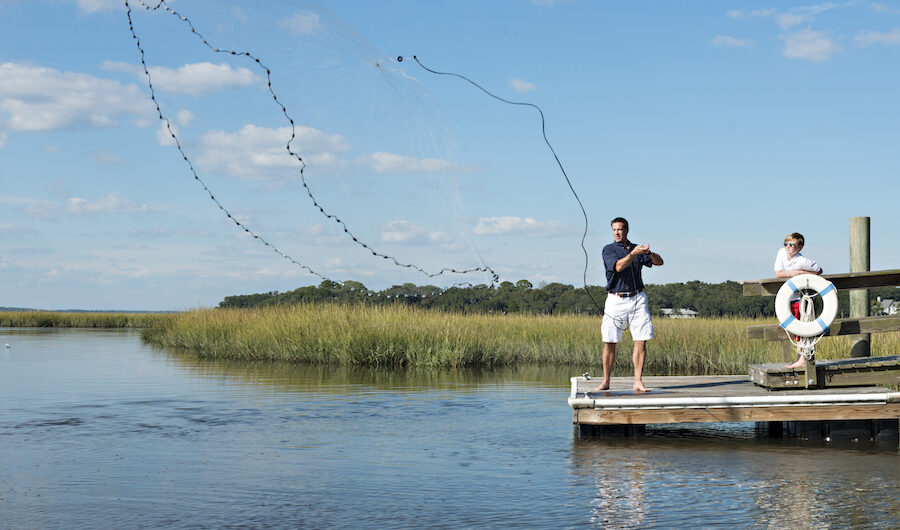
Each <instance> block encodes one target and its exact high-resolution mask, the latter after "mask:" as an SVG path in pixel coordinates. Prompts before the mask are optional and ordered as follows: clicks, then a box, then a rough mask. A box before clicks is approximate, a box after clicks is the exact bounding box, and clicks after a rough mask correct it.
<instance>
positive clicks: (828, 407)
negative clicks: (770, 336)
mask: <svg viewBox="0 0 900 530" xmlns="http://www.w3.org/2000/svg"><path fill="white" fill-rule="evenodd" d="M598 382H599V381H598V380H596V379H591V380H586V379H585V378H583V377H576V378H573V379H572V394H571V395H570V399H569V404H570V406H571V407H572V408H573V421H574V423H577V424H590V425H645V424H651V423H706V422H732V421H755V422H767V421H779V422H780V421H827V420H857V419H862V420H871V419H896V418H900V393H897V392H892V391H890V390H889V389H887V388H881V387H876V386H866V387H857V388H854V389H853V390H852V391H850V392H848V391H847V390H846V389H832V388H824V389H817V390H804V389H802V388H801V389H799V390H795V391H791V392H772V391H771V390H768V389H765V388H762V387H760V386H757V385H755V384H753V383H751V382H750V381H749V380H747V377H746V376H740V375H730V376H687V377H675V376H669V377H645V378H644V383H645V384H647V385H648V386H649V387H650V388H652V389H653V391H652V392H649V393H645V394H635V393H634V392H633V391H632V390H631V385H632V383H633V380H632V379H631V378H630V377H614V378H613V379H612V388H611V389H610V390H609V391H606V392H602V393H600V394H590V396H593V397H588V396H587V395H586V394H585V393H586V392H588V391H590V390H592V389H593V388H594V387H595V386H596V385H597V383H598ZM779 400H780V402H779ZM702 401H705V402H712V404H707V405H700V404H698V403H699V402H702ZM660 402H666V403H664V404H661V403H660ZM668 402H676V403H680V404H676V405H673V404H670V403H668Z"/></svg>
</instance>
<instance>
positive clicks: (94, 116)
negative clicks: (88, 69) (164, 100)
mask: <svg viewBox="0 0 900 530" xmlns="http://www.w3.org/2000/svg"><path fill="white" fill-rule="evenodd" d="M151 110H152V107H151V105H150V102H149V101H147V98H146V97H145V96H144V94H143V93H142V92H141V91H140V90H139V89H138V88H137V86H135V85H127V86H125V85H122V84H121V83H119V82H118V81H113V80H110V79H101V78H99V77H94V76H90V75H87V74H79V73H74V72H60V71H59V70H54V69H52V68H45V67H42V66H34V65H28V64H17V63H3V64H0V126H3V127H4V128H5V129H7V130H11V131H54V130H73V129H79V128H84V127H110V126H113V125H116V123H117V121H116V120H117V118H119V117H120V116H122V115H129V114H137V115H143V114H147V113H149V112H150V111H151Z"/></svg>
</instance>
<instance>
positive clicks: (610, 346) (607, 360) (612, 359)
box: [594, 342, 616, 391]
mask: <svg viewBox="0 0 900 530" xmlns="http://www.w3.org/2000/svg"><path fill="white" fill-rule="evenodd" d="M615 363H616V343H615V342H604V343H603V382H602V383H600V386H598V387H597V388H595V389H594V391H599V390H609V378H610V376H611V375H612V371H613V365H614V364H615Z"/></svg>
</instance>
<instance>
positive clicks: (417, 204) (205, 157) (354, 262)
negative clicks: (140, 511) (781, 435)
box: [0, 0, 900, 310]
mask: <svg viewBox="0 0 900 530" xmlns="http://www.w3.org/2000/svg"><path fill="white" fill-rule="evenodd" d="M129 4H130V5H131V7H132V8H133V10H132V12H131V13H130V15H131V19H132V22H133V29H134V34H132V31H131V29H129V18H128V13H127V11H126V5H125V2H124V0H122V1H118V0H116V1H107V0H55V1H49V0H48V1H43V0H30V1H25V0H0V307H29V308H39V309H74V308H77V309H89V310H103V309H108V310H184V309H192V308H198V307H212V306H215V305H216V304H218V303H219V302H220V301H221V300H222V299H223V298H224V297H225V296H229V295H235V294H249V293H258V292H270V291H279V292H283V291H288V290H292V289H295V288H297V287H301V286H305V285H317V284H319V283H320V282H321V281H323V280H325V279H328V280H333V281H338V282H343V281H347V280H353V281H359V282H362V283H363V284H364V285H366V286H367V287H368V288H371V289H375V290H381V289H385V288H387V287H390V286H392V285H396V284H401V283H407V282H410V283H414V284H417V285H426V284H433V285H438V286H441V287H446V286H449V285H453V284H460V283H469V284H480V283H485V284H490V283H491V282H492V280H493V276H492V273H495V274H496V275H497V277H498V278H499V280H500V281H512V282H516V281H518V280H520V279H527V280H529V281H531V282H532V283H533V284H535V285H540V284H542V283H550V282H562V283H567V284H572V285H575V286H576V287H580V286H583V285H584V282H585V279H586V280H587V283H588V284H591V285H603V284H604V283H605V276H604V271H603V265H602V261H601V257H600V256H601V249H602V247H603V245H605V244H607V243H609V242H611V240H612V238H611V234H610V230H609V221H610V220H611V219H612V218H614V217H617V216H624V217H626V218H627V219H628V220H629V222H630V225H631V232H630V234H629V237H630V239H631V240H632V241H634V242H636V243H644V244H649V245H650V246H651V249H652V250H654V251H656V252H658V253H659V254H660V255H661V256H662V257H663V258H664V260H665V265H664V266H663V267H659V268H656V267H654V268H653V269H650V270H645V272H644V280H645V282H646V283H657V284H659V283H669V282H687V281H693V280H700V281H703V282H710V283H717V282H722V281H726V280H734V281H740V280H752V279H760V278H769V277H772V276H773V272H772V264H773V262H774V259H775V254H776V252H777V250H778V249H779V248H780V247H781V242H782V240H783V238H784V236H785V235H786V234H788V233H790V232H795V231H796V232H801V233H802V234H803V235H804V236H805V238H806V242H807V244H806V248H805V249H804V251H803V253H804V254H805V255H807V256H809V257H811V258H813V259H814V260H816V261H817V262H818V263H819V264H820V265H821V266H822V267H823V268H824V269H825V272H826V273H839V272H847V271H848V270H849V242H848V233H849V220H850V218H851V217H856V216H867V217H870V218H871V248H872V251H871V269H872V270H883V269H894V268H898V266H900V244H898V243H900V235H898V232H897V230H896V229H895V227H896V225H897V217H898V215H897V213H898V208H897V204H898V191H900V180H898V168H900V149H897V145H898V144H900V125H898V124H900V103H898V96H897V94H900V77H898V76H900V68H898V66H900V60H898V59H900V2H898V3H887V2H882V3H873V2H825V3H803V2H772V3H769V4H763V3H759V2H728V1H724V2H723V1H708V2H701V1H698V2H686V3H684V2H594V1H586V0H555V1H554V0H531V1H529V0H498V1H493V2H481V1H469V0H460V1H455V2H423V1H418V2H414V1H407V0H383V1H379V2H369V1H362V0H359V1H357V0H341V1H333V2H328V1H323V2H319V3H315V4H311V3H306V2H299V1H280V2H279V1H266V2H233V1H215V2H213V1H199V0H198V1H184V0H182V1H172V2H168V3H165V4H162V6H160V8H158V9H145V7H143V4H141V2H138V1H129ZM149 5H150V6H151V7H153V6H156V2H154V3H151V4H149ZM166 7H168V8H169V9H170V10H169V11H167V10H166V9H165V8H166ZM173 11H174V12H175V13H177V16H176V15H175V14H173ZM181 17H184V18H181ZM185 19H186V20H185ZM138 44H139V45H138ZM230 51H235V52H236V53H235V54H234V55H233V54H231V53H230ZM142 52H143V58H144V61H145V64H146V66H147V70H146V71H145V69H144V66H143V65H142V62H141V60H142ZM413 56H415V57H416V58H417V59H418V60H419V61H420V62H421V64H422V65H424V66H426V67H428V68H429V69H431V70H434V71H439V72H448V73H455V74H459V75H461V76H465V77H466V78H468V79H470V80H472V81H474V82H475V83H477V84H478V85H480V86H481V87H483V88H484V89H486V90H488V91H490V92H491V93H492V94H494V95H496V96H498V97H500V98H503V99H506V100H508V101H513V102H517V103H530V104H533V105H537V106H538V107H539V109H540V111H541V112H542V113H543V118H544V122H542V121H541V114H540V113H539V112H538V111H537V110H536V109H535V108H534V107H531V106H526V105H511V104H507V103H504V102H502V101H500V100H498V99H495V98H492V97H490V96H489V95H487V94H485V93H484V92H482V91H480V90H479V89H478V88H477V87H475V86H473V85H472V84H470V83H468V82H467V81H465V80H464V79H461V78H459V77H454V76H450V75H439V74H434V73H431V72H429V71H428V70H426V69H425V68H423V67H422V66H420V65H419V64H418V63H417V62H416V60H414V59H413ZM399 57H402V58H403V60H402V61H399V60H398V58H399ZM148 73H149V78H148V75H147V74H148ZM269 83H271V91H270V89H269ZM151 86H152V87H153V92H152V95H153V98H151V90H150V87H151ZM154 99H155V101H154ZM156 105H158V106H159V111H157V110H156ZM160 116H162V118H163V119H161V117H160ZM542 131H543V132H545V133H546V136H547V139H548V140H549V142H550V144H551V145H552V147H553V149H554V150H555V155H556V157H558V160H559V164H557V159H556V158H555V157H554V152H552V151H551V150H550V149H549V148H548V146H547V145H546V144H545V143H544V138H543V136H542ZM288 148H289V149H288ZM301 169H302V172H301ZM563 170H564V172H565V173H564V172H563ZM566 177H568V179H569V181H570V182H571V185H572V188H573V189H574V191H575V192H576V193H577V197H576V195H575V194H573V192H572V190H571V189H570V188H569V185H568V183H567V181H566ZM579 201H580V204H579ZM582 206H583V208H584V213H582V209H581V208H582ZM320 208H321V210H320ZM585 227H587V235H586V237H584V248H585V249H586V254H587V257H585V252H584V251H583V250H582V237H583V233H584V232H585ZM398 264H399V265H398ZM454 270H455V271H470V272H465V273H455V272H452V271H454ZM441 271H444V272H441Z"/></svg>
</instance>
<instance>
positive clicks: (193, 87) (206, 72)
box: [102, 61, 265, 96]
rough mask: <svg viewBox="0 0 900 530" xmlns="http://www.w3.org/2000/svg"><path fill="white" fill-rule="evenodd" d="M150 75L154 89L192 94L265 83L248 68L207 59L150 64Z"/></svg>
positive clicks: (126, 67) (107, 66) (135, 69)
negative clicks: (171, 65) (169, 64)
mask: <svg viewBox="0 0 900 530" xmlns="http://www.w3.org/2000/svg"><path fill="white" fill-rule="evenodd" d="M102 68H103V69H104V70H109V71H120V72H128V73H131V74H133V75H135V76H140V77H143V76H144V69H143V68H141V67H140V66H137V65H134V64H130V63H123V62H115V61H104V62H103V65H102ZM150 77H151V78H152V79H153V87H154V88H155V89H158V90H160V91H163V92H169V93H172V94H188V95H191V96H197V95H201V94H209V93H211V92H215V91H218V90H227V89H230V88H235V87H245V86H253V85H260V86H261V85H262V84H263V83H265V80H264V79H263V78H262V77H261V76H258V75H256V74H254V73H253V72H252V71H251V70H249V69H247V68H243V67H241V68H232V67H231V66H230V65H228V64H225V63H220V64H213V63H209V62H203V63H191V64H186V65H184V66H180V67H178V68H177V69H173V68H166V67H163V66H151V67H150Z"/></svg>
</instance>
